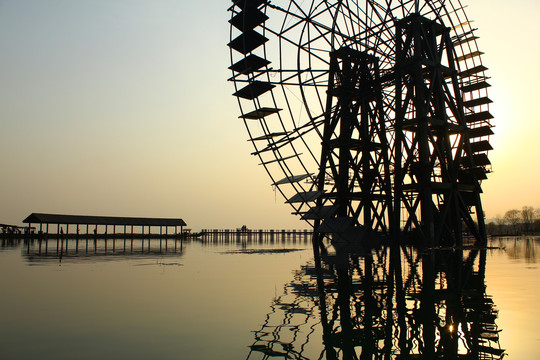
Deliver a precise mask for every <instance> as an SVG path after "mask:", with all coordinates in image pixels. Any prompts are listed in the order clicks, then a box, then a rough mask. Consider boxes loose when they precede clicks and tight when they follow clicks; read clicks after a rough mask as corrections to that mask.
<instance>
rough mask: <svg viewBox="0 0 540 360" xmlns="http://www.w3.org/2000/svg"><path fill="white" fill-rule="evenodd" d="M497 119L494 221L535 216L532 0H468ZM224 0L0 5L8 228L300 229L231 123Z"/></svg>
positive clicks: (1, 1) (2, 211) (26, 0)
mask: <svg viewBox="0 0 540 360" xmlns="http://www.w3.org/2000/svg"><path fill="white" fill-rule="evenodd" d="M462 3H463V4H468V5H469V7H468V8H467V10H466V12H467V15H468V17H469V19H470V20H474V27H475V28H478V31H477V35H479V36H480V39H479V40H478V44H479V47H480V49H481V50H482V51H483V52H485V55H484V56H483V62H484V64H485V65H486V66H487V67H488V68H489V72H488V75H489V76H490V77H491V79H490V81H489V82H490V83H491V85H492V87H491V89H490V91H489V96H490V98H491V99H492V100H493V101H494V104H493V106H492V108H491V112H492V114H493V115H494V116H495V121H494V124H495V126H496V127H495V128H494V131H495V134H496V135H495V136H494V137H493V138H492V140H491V142H492V145H493V146H494V148H495V151H493V152H491V153H490V159H491V162H492V164H493V170H494V172H493V173H492V174H491V175H490V177H489V179H488V180H487V181H486V182H485V183H484V184H483V189H484V195H483V204H484V209H485V211H486V213H487V218H488V219H489V218H493V217H495V216H497V215H503V214H504V212H505V211H506V210H509V209H511V208H518V209H521V207H522V206H524V205H529V206H533V207H540V190H539V187H538V179H539V178H540V167H539V166H538V162H539V161H538V159H537V155H538V153H539V151H538V146H539V145H538V144H539V143H540V141H539V140H538V134H539V133H540V131H539V130H540V112H539V111H538V110H536V107H537V104H538V102H539V101H540V100H539V99H540V96H539V95H540V91H539V90H538V84H540V72H539V71H538V70H537V69H536V66H537V63H538V61H539V59H540V42H539V41H538V39H539V38H540V27H539V26H538V25H537V17H538V15H540V2H539V1H538V0H515V1H513V2H512V4H513V5H512V6H511V5H510V2H508V1H503V0H469V1H466V0H463V1H462ZM230 4H231V2H230V1H226V0H222V1H217V0H208V1H195V2H193V1H192V2H186V1H179V0H115V1H112V0H95V1H82V0H80V1H76V0H33V1H31V0H0V125H1V126H0V166H1V169H2V172H1V175H0V223H8V224H20V223H21V221H22V219H24V218H25V217H26V216H27V215H28V214H30V213H32V212H46V213H66V214H81V215H111V216H144V217H181V218H183V219H184V220H185V221H186V223H187V224H188V227H190V228H193V229H201V228H236V227H240V226H242V225H244V224H245V225H247V226H248V227H251V228H303V227H305V225H304V223H303V222H301V221H300V220H299V219H298V218H297V217H295V216H293V215H291V214H290V213H291V211H292V209H291V208H290V207H289V206H286V205H285V204H283V199H281V198H280V195H279V194H275V193H274V191H273V190H272V187H271V186H270V183H271V181H270V180H269V178H268V177H267V175H266V173H265V171H264V169H263V168H262V167H261V166H258V165H257V164H258V163H259V161H258V159H256V158H255V157H253V156H251V155H250V152H252V148H251V144H250V143H249V142H247V141H246V140H247V139H248V135H247V133H246V131H245V129H244V125H243V123H242V122H241V121H240V120H239V119H238V115H239V110H238V108H237V104H236V100H235V99H234V98H233V96H231V94H232V92H233V91H234V90H233V86H232V84H231V83H228V82H227V78H228V77H229V76H230V72H229V70H228V69H227V67H228V66H229V65H230V64H229V62H230V60H229V49H228V48H227V46H226V44H227V43H228V42H229V24H228V22H227V21H228V19H229V17H230V15H229V14H228V13H227V8H228V7H229V6H230Z"/></svg>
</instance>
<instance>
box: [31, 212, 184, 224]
mask: <svg viewBox="0 0 540 360" xmlns="http://www.w3.org/2000/svg"><path fill="white" fill-rule="evenodd" d="M23 222H24V223H34V224H79V225H86V224H88V225H135V226H186V223H185V222H184V220H182V219H169V218H167V219H164V218H139V217H116V216H86V215H60V214H40V213H32V214H30V215H29V216H28V217H27V218H26V219H24V220H23Z"/></svg>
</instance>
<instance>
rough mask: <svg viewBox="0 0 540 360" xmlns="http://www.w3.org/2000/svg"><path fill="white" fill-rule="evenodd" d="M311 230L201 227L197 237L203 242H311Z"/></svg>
mask: <svg viewBox="0 0 540 360" xmlns="http://www.w3.org/2000/svg"><path fill="white" fill-rule="evenodd" d="M312 235H313V231H312V230H307V229H304V230H285V229H279V230H274V229H271V230H268V229H257V230H253V229H202V230H201V233H200V234H198V236H197V239H199V240H201V241H202V242H205V243H239V242H241V243H259V244H264V243H270V244H271V243H298V242H305V243H306V244H307V243H309V242H311V238H312Z"/></svg>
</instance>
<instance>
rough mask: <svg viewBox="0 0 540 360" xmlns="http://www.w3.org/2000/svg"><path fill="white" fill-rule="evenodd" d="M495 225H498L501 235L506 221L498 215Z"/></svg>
mask: <svg viewBox="0 0 540 360" xmlns="http://www.w3.org/2000/svg"><path fill="white" fill-rule="evenodd" d="M495 223H496V224H497V231H498V233H499V235H500V234H502V233H503V229H504V225H505V223H506V221H505V220H504V218H503V217H502V216H501V215H500V214H497V217H496V218H495Z"/></svg>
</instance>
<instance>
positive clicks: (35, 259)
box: [23, 237, 182, 263]
mask: <svg viewBox="0 0 540 360" xmlns="http://www.w3.org/2000/svg"><path fill="white" fill-rule="evenodd" d="M25 249H26V251H25V252H24V253H23V256H24V257H25V258H26V260H28V261H29V262H31V263H39V262H43V261H51V260H58V261H59V262H62V261H70V260H71V261H74V260H83V259H86V260H88V259H91V260H113V257H126V256H129V257H145V256H151V257H155V256H158V255H159V256H166V255H172V256H178V255H180V254H181V253H182V240H179V239H170V238H165V239H133V238H129V239H117V238H111V239H107V238H104V239H103V238H100V239H79V238H75V239H70V238H63V237H59V238H57V239H54V240H52V239H39V240H27V241H26V247H25Z"/></svg>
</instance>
